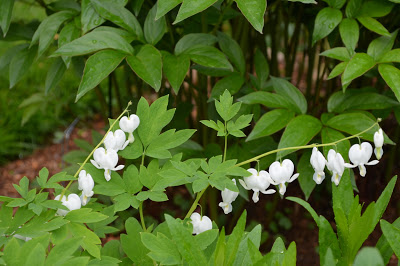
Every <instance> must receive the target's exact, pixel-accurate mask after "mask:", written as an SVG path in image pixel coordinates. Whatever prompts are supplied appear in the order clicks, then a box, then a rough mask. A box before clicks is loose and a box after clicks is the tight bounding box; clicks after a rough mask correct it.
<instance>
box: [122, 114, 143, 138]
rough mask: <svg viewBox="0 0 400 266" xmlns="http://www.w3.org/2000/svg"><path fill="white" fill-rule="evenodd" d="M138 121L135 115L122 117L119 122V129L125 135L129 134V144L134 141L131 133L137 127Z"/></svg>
mask: <svg viewBox="0 0 400 266" xmlns="http://www.w3.org/2000/svg"><path fill="white" fill-rule="evenodd" d="M139 124H140V119H139V117H138V116H137V115H134V114H132V115H130V116H129V117H127V116H124V117H122V118H121V119H120V120H119V127H120V128H121V129H122V130H123V131H124V132H126V133H129V137H128V141H129V142H130V143H132V142H134V141H135V138H134V137H133V131H135V129H136V128H137V127H138V126H139Z"/></svg>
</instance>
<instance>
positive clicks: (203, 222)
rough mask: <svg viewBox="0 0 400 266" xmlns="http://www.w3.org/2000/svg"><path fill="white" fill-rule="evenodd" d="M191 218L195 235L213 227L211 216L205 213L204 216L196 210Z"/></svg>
mask: <svg viewBox="0 0 400 266" xmlns="http://www.w3.org/2000/svg"><path fill="white" fill-rule="evenodd" d="M190 219H191V220H192V225H193V234H195V235H198V234H200V233H203V232H205V231H207V230H211V229H212V222H211V220H210V218H208V217H207V216H205V215H204V216H203V217H202V216H200V214H199V213H197V212H194V213H192V215H191V216H190Z"/></svg>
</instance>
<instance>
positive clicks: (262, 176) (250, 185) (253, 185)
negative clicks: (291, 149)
mask: <svg viewBox="0 0 400 266" xmlns="http://www.w3.org/2000/svg"><path fill="white" fill-rule="evenodd" d="M247 171H248V172H250V173H251V176H248V177H244V178H243V179H244V180H241V179H239V182H240V184H241V185H242V186H243V187H244V188H245V189H247V190H253V191H254V193H253V197H252V199H253V202H254V203H257V202H258V201H259V197H258V196H259V193H260V192H261V193H263V194H273V193H275V190H274V189H268V190H267V188H268V187H269V186H270V184H271V181H272V180H271V177H270V175H269V174H268V172H267V171H264V170H261V171H260V172H258V171H257V170H256V169H254V168H250V169H247Z"/></svg>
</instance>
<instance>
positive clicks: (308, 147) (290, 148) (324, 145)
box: [236, 118, 381, 166]
mask: <svg viewBox="0 0 400 266" xmlns="http://www.w3.org/2000/svg"><path fill="white" fill-rule="evenodd" d="M380 121H381V119H380V118H378V120H377V122H375V123H374V124H373V125H372V126H370V127H369V128H367V129H366V130H364V131H361V132H360V133H357V134H355V135H352V136H349V137H346V138H343V139H340V140H337V141H334V142H330V143H324V144H309V145H303V146H295V147H287V148H280V149H276V150H272V151H269V152H266V153H263V154H260V155H258V156H256V157H253V158H251V159H248V160H246V161H244V162H241V163H238V164H236V166H242V165H245V164H248V163H251V162H254V161H257V160H259V159H261V158H263V157H265V156H268V155H270V154H273V153H277V152H280V151H287V150H301V149H310V148H314V147H326V146H332V145H336V144H338V143H339V142H342V141H345V140H348V139H352V138H358V137H359V136H360V135H362V134H364V133H365V132H367V131H369V130H370V129H372V128H373V127H375V126H376V125H377V124H378V123H379V122H380Z"/></svg>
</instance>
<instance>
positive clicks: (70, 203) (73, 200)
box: [54, 194, 81, 216]
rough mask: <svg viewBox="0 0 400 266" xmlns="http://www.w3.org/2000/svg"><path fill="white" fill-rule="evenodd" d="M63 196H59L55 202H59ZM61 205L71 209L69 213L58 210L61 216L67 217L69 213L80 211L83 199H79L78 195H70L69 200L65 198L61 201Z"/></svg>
mask: <svg viewBox="0 0 400 266" xmlns="http://www.w3.org/2000/svg"><path fill="white" fill-rule="evenodd" d="M60 196H61V195H57V196H56V197H55V198H54V200H59V199H60ZM61 203H62V205H64V206H65V207H67V208H68V209H69V211H67V210H61V209H58V210H57V214H58V215H60V216H65V215H67V213H69V212H70V211H73V210H78V209H80V208H81V199H80V198H79V196H78V195H76V194H69V195H68V198H67V197H65V196H63V197H62V199H61Z"/></svg>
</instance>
